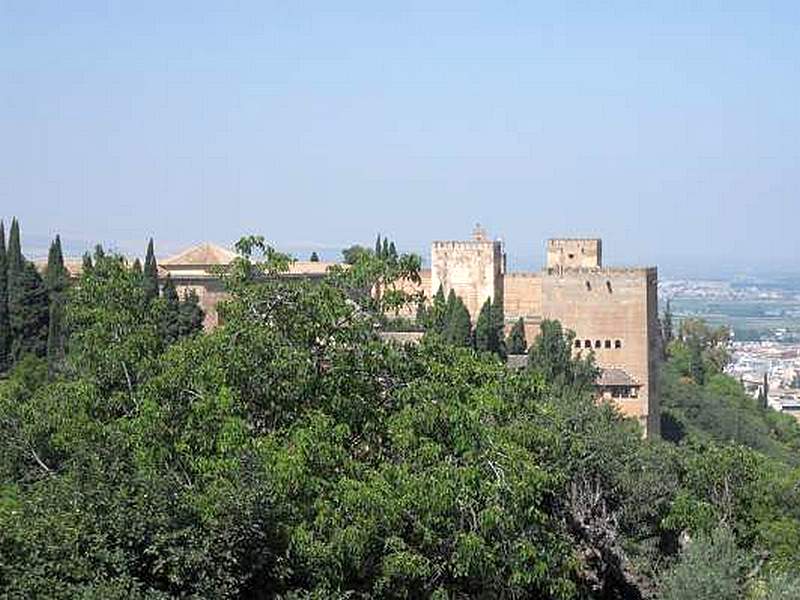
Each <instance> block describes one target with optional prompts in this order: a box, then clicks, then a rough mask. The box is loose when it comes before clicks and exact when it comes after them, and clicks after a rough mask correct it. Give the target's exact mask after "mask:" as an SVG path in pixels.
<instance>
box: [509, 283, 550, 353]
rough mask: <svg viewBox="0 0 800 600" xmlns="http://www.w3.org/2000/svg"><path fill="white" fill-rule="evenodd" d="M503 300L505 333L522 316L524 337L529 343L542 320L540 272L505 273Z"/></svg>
mask: <svg viewBox="0 0 800 600" xmlns="http://www.w3.org/2000/svg"><path fill="white" fill-rule="evenodd" d="M503 302H504V306H503V310H504V312H505V317H506V328H505V329H506V335H508V333H509V332H510V331H511V328H512V327H513V326H514V323H515V322H516V321H517V320H518V319H519V318H520V317H522V319H523V321H524V323H525V339H526V340H527V341H528V343H531V342H532V341H533V340H534V338H536V336H538V335H539V325H540V324H541V322H542V319H541V315H542V274H541V273H506V275H505V277H504V286H503Z"/></svg>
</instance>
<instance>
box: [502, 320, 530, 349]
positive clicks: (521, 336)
mask: <svg viewBox="0 0 800 600" xmlns="http://www.w3.org/2000/svg"><path fill="white" fill-rule="evenodd" d="M506 346H507V348H508V353H509V354H525V353H526V352H527V351H528V341H527V340H526V339H525V321H524V320H523V318H522V317H520V318H519V320H518V321H517V322H516V323H514V326H513V327H512V328H511V331H510V332H509V334H508V340H507V342H506Z"/></svg>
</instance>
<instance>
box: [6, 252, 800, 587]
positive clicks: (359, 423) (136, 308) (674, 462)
mask: <svg viewBox="0 0 800 600" xmlns="http://www.w3.org/2000/svg"><path fill="white" fill-rule="evenodd" d="M381 248H382V246H381ZM238 249H239V251H240V253H241V258H240V259H238V260H237V261H236V262H235V263H234V264H233V265H232V266H231V267H230V268H229V269H227V270H225V271H224V272H220V275H221V277H223V279H224V280H225V283H226V285H227V287H228V290H229V292H230V297H229V299H228V300H227V301H226V302H225V303H224V304H223V305H222V306H221V307H220V310H221V314H222V315H223V316H224V324H223V325H222V326H221V327H219V328H217V329H216V330H214V331H213V332H211V333H209V334H207V335H189V336H186V337H182V338H179V339H177V340H174V341H173V340H172V339H171V338H170V336H169V335H165V332H169V331H173V329H171V328H170V327H171V326H167V325H165V324H169V323H173V322H174V321H173V320H172V319H174V309H173V308H171V307H170V303H171V302H174V297H173V295H172V293H171V292H168V293H165V294H162V297H159V298H154V299H150V298H148V296H149V292H148V290H147V289H146V288H145V286H143V285H142V283H141V278H142V276H143V275H142V274H141V273H138V272H136V271H135V270H133V269H131V268H128V266H127V265H126V263H125V262H124V261H123V260H122V259H120V258H118V257H114V256H96V257H95V260H94V261H93V265H92V268H91V269H89V270H87V271H86V272H85V273H84V275H83V276H82V277H81V279H80V281H78V282H77V283H76V284H75V285H74V286H72V288H71V289H70V291H69V293H68V299H67V302H66V304H65V323H66V327H67V329H68V331H69V336H68V338H67V348H66V355H65V365H64V368H63V369H61V370H59V371H58V372H57V373H54V374H50V373H49V372H48V369H47V366H46V364H44V363H43V362H42V361H40V360H38V359H36V358H35V357H28V358H25V359H23V360H21V361H19V362H18V363H17V365H16V367H15V368H14V369H13V371H12V372H11V373H10V376H9V378H8V379H7V380H6V381H4V382H2V383H0V437H2V439H3V440H4V442H5V443H4V444H2V445H0V591H2V593H3V594H4V595H7V596H10V597H20V598H23V597H55V598H74V597H80V598H170V597H196V598H201V597H202V598H205V597H211V598H226V597H246V598H275V597H282V598H311V597H313V598H344V597H349V598H370V597H374V598H416V597H436V598H464V597H483V598H564V599H566V598H581V597H583V598H655V597H664V598H678V597H685V598H704V597H708V598H711V597H718V598H725V597H741V595H744V594H748V595H749V596H750V597H752V598H772V597H785V598H792V597H796V596H793V595H792V594H793V593H794V592H796V590H797V585H798V582H797V581H796V580H795V579H793V578H792V576H790V575H789V574H788V573H790V570H789V566H790V565H792V564H793V563H796V561H797V560H798V558H800V556H798V552H799V551H798V547H800V545H798V543H797V542H798V540H800V536H799V535H798V531H800V529H798V526H797V525H798V523H800V515H798V514H796V513H797V508H796V507H798V501H797V500H798V499H797V497H796V495H797V493H798V491H797V490H798V473H797V471H796V470H795V469H794V467H793V466H792V465H791V464H789V463H787V462H784V461H781V460H779V459H776V458H771V457H769V456H766V455H765V454H763V453H761V452H759V451H758V450H755V449H752V448H748V447H746V446H742V445H738V444H735V443H728V442H727V441H726V442H725V443H718V442H716V441H714V440H713V439H712V437H711V436H710V435H706V436H704V437H703V436H698V437H696V438H695V437H693V436H691V435H689V434H687V435H686V436H685V438H684V439H683V440H681V444H680V445H677V444H673V443H670V442H665V441H661V440H658V439H648V440H645V439H643V438H642V436H641V430H640V429H639V426H638V425H637V424H636V423H635V422H632V421H628V420H625V419H623V418H622V417H621V416H620V415H619V414H618V413H617V411H616V410H615V409H614V408H613V407H612V406H610V405H608V404H597V403H596V402H595V399H594V397H593V393H592V382H593V380H594V379H593V378H594V376H595V375H596V370H595V368H594V365H593V363H592V358H591V356H589V357H584V358H578V359H575V358H573V357H572V354H571V337H570V334H569V332H565V331H563V330H562V329H561V327H560V325H559V324H558V323H556V322H550V321H546V322H545V323H543V325H542V333H541V335H540V336H539V337H537V339H536V340H535V341H534V343H533V345H532V347H531V350H530V365H529V368H528V369H526V370H523V371H520V372H516V371H511V370H509V369H508V368H506V366H505V365H504V364H503V362H502V360H500V359H499V358H498V357H497V356H496V355H495V354H493V353H491V352H476V351H475V350H474V349H473V347H472V345H471V344H455V345H454V344H452V343H450V342H448V337H447V331H448V329H450V328H452V325H449V326H446V327H444V328H443V329H442V330H441V333H439V334H434V335H427V336H425V338H424V339H423V341H422V342H421V344H419V345H416V346H415V345H408V346H399V345H394V344H390V343H386V342H384V341H382V340H381V338H380V337H379V336H378V335H377V332H376V325H379V324H380V318H379V315H380V314H381V313H382V312H383V311H385V310H390V309H396V308H397V307H398V306H399V305H401V304H402V303H403V302H404V301H407V300H408V298H406V297H404V295H403V293H402V292H401V291H399V289H393V288H392V287H391V282H393V281H395V280H398V279H408V278H411V279H413V278H414V277H415V271H416V270H417V269H418V268H419V261H418V259H416V257H410V256H406V255H399V256H397V257H396V258H391V251H390V258H389V259H386V258H380V257H376V256H375V255H374V253H372V252H365V253H364V254H362V255H361V256H360V257H359V258H358V259H357V260H356V261H355V262H354V263H353V264H352V265H351V266H350V268H347V269H344V268H334V269H333V270H332V272H331V274H330V276H329V277H328V278H326V279H325V280H324V281H318V282H314V283H312V282H307V281H302V280H297V279H288V278H283V277H281V276H280V274H281V272H282V271H283V270H285V269H286V268H287V266H288V262H289V259H288V257H286V256H284V255H281V254H279V253H277V252H275V251H274V250H272V249H271V248H269V247H267V246H265V245H264V243H263V240H262V239H261V238H247V239H245V240H242V242H240V244H239V246H238ZM377 284H380V285H382V286H385V289H386V293H383V294H380V295H378V296H372V295H369V294H365V290H371V289H374V287H375V285H377ZM437 304H438V305H439V307H440V308H443V309H444V310H447V304H449V303H448V302H447V301H445V300H444V298H443V294H442V297H441V298H439V299H437V300H435V301H434V303H433V307H434V309H435V307H436V306H437ZM462 306H463V304H462ZM457 307H458V303H457V302H456V301H453V302H452V305H451V307H450V309H451V310H458V311H459V312H460V309H458V308H457ZM440 317H441V315H440V314H437V313H435V312H433V313H432V314H430V315H429V318H430V319H431V322H432V323H434V324H436V323H438V324H439V325H437V326H440V325H441V321H439V319H440ZM451 341H458V340H451ZM706 350H707V349H703V348H701V354H702V352H705V351H706ZM712 380H713V377H712V378H711V379H710V380H709V383H708V384H704V385H710V382H711V381H712ZM687 385H697V384H687ZM698 429H699V427H698ZM710 557H715V558H716V559H718V560H719V564H718V565H715V568H714V569H713V570H711V571H709V572H708V573H705V572H703V573H700V572H698V571H699V569H698V565H700V564H702V563H703V562H704V561H709V560H710ZM707 590H710V591H708V592H707ZM701 592H702V593H701ZM703 593H705V594H706V595H705V596H704V595H703ZM709 594H716V595H709ZM726 594H727V596H726ZM731 594H733V595H731ZM737 594H738V595H737Z"/></svg>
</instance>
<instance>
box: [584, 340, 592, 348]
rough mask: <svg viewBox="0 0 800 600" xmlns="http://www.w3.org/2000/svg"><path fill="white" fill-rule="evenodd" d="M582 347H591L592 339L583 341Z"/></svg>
mask: <svg viewBox="0 0 800 600" xmlns="http://www.w3.org/2000/svg"><path fill="white" fill-rule="evenodd" d="M583 347H584V348H591V347H592V340H585V341H584V342H583Z"/></svg>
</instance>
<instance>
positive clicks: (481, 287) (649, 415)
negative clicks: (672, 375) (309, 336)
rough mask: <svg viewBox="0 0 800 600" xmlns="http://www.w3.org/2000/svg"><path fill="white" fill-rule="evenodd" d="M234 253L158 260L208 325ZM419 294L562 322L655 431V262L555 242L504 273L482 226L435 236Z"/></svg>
mask: <svg viewBox="0 0 800 600" xmlns="http://www.w3.org/2000/svg"><path fill="white" fill-rule="evenodd" d="M235 256H236V255H235V254H234V253H233V252H231V251H229V250H226V249H224V248H221V247H219V246H216V245H214V244H209V243H206V244H201V245H199V246H195V247H193V248H189V249H188V250H186V251H184V252H181V253H180V254H178V255H176V256H173V257H171V258H168V259H166V260H162V261H160V264H159V269H160V270H161V273H162V274H163V275H164V276H166V273H169V274H170V276H171V278H172V279H173V281H174V282H175V284H176V286H177V287H178V289H179V290H188V289H193V290H194V291H195V292H196V293H197V294H198V296H199V297H200V303H201V305H202V307H203V309H204V310H205V311H206V327H214V326H215V325H216V324H217V313H216V308H215V307H216V304H217V302H218V301H219V299H220V298H221V297H222V296H223V294H224V291H223V289H222V286H221V284H220V282H219V280H218V279H217V277H215V276H214V275H213V274H212V273H211V268H212V267H215V266H224V265H226V264H229V263H230V262H231V261H232V260H233V259H234V258H235ZM331 264H332V263H325V262H295V263H293V264H292V266H291V271H290V272H289V276H295V277H311V278H315V277H324V276H325V273H326V271H327V269H328V267H329V266H330V265H331ZM420 275H421V280H422V281H421V284H420V286H421V291H423V292H425V294H426V296H427V297H428V298H432V297H433V295H434V294H435V293H436V292H437V290H438V289H439V287H440V286H441V287H442V289H443V291H444V293H445V294H449V292H450V290H451V289H452V290H454V291H455V293H456V294H457V295H458V296H459V297H460V298H461V299H462V300H463V301H464V303H465V304H466V306H467V309H468V310H469V312H470V315H471V316H472V318H473V321H474V320H475V319H477V316H478V313H479V311H480V309H481V306H482V305H483V304H484V302H485V301H486V300H487V299H491V300H492V302H501V303H502V304H503V307H504V312H505V318H506V330H507V331H508V330H509V329H510V328H511V326H512V325H513V324H514V323H515V322H516V321H517V320H519V319H520V318H522V319H523V322H524V324H525V334H526V338H527V339H528V342H529V343H530V342H531V341H532V340H533V339H534V338H535V337H536V336H537V335H538V333H539V326H540V324H541V322H542V321H543V320H544V319H556V320H558V321H560V322H561V324H562V325H563V326H564V327H565V328H566V329H568V330H571V331H573V332H574V333H575V336H576V337H575V340H574V352H575V353H588V352H593V353H594V355H595V359H596V362H597V364H598V366H599V367H600V368H601V376H600V378H599V380H598V382H597V386H598V393H599V395H601V396H602V397H605V398H607V399H609V400H611V401H613V402H614V403H615V404H616V405H617V406H618V407H619V409H620V411H621V412H622V413H623V414H625V415H626V416H629V417H633V418H636V419H638V420H639V422H640V423H641V424H642V426H643V427H644V429H645V431H646V432H647V433H648V434H649V435H653V434H656V433H657V432H658V430H659V420H660V415H659V409H658V396H657V390H656V368H657V357H658V355H659V349H660V333H659V326H658V304H657V303H658V300H657V298H658V293H657V292H658V290H657V284H658V273H657V269H656V268H654V267H647V268H618V267H604V266H603V246H602V242H601V240H599V239H552V240H549V241H548V243H547V262H546V264H545V266H544V268H543V269H542V270H541V271H539V272H533V273H530V272H508V270H507V268H506V255H505V252H504V249H503V244H502V242H500V241H497V240H491V239H489V238H488V237H487V235H486V233H485V232H484V231H483V230H482V229H480V227H477V228H476V230H475V232H474V233H473V236H472V239H470V240H466V241H436V242H433V244H432V247H431V268H430V269H426V270H423V271H422V272H421V274H420Z"/></svg>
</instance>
